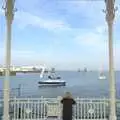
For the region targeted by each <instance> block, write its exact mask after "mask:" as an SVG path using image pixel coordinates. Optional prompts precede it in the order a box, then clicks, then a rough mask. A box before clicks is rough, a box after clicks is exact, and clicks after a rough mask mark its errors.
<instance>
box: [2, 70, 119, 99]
mask: <svg viewBox="0 0 120 120" xmlns="http://www.w3.org/2000/svg"><path fill="white" fill-rule="evenodd" d="M57 74H59V75H60V76H61V77H62V79H63V80H65V81H66V83H67V85H66V87H59V88H39V87H38V81H40V76H39V74H37V73H32V74H17V76H12V77H10V87H11V88H17V87H18V85H19V84H21V95H22V96H34V97H39V96H44V97H56V96H61V95H63V94H64V93H65V92H66V91H70V92H71V93H72V94H73V96H75V97H76V96H79V97H108V96H109V79H108V73H107V72H106V73H105V75H106V76H107V79H106V80H99V79H98V75H99V73H98V72H86V73H85V72H76V71H59V72H57ZM115 77H116V88H117V97H119V98H120V72H116V74H115ZM3 80H4V77H0V90H1V89H2V88H3Z"/></svg>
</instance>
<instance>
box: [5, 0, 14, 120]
mask: <svg viewBox="0 0 120 120" xmlns="http://www.w3.org/2000/svg"><path fill="white" fill-rule="evenodd" d="M4 2H5V4H4V6H3V8H4V10H5V17H6V24H7V27H6V40H5V79H4V95H3V98H4V111H3V120H9V92H10V91H9V80H10V78H9V76H10V64H11V27H12V21H13V18H14V12H15V9H14V3H15V0H5V1H4Z"/></svg>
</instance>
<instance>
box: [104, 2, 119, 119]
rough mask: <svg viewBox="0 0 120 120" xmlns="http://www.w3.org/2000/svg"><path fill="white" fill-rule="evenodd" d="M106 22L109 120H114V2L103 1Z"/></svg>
mask: <svg viewBox="0 0 120 120" xmlns="http://www.w3.org/2000/svg"><path fill="white" fill-rule="evenodd" d="M105 4H106V11H105V13H106V21H107V24H108V47H109V79H110V82H109V83H110V120H116V119H117V118H116V88H115V73H114V57H113V56H114V55H113V22H114V18H115V7H114V4H115V0H105Z"/></svg>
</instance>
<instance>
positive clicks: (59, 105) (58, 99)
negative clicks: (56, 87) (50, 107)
mask: <svg viewBox="0 0 120 120" xmlns="http://www.w3.org/2000/svg"><path fill="white" fill-rule="evenodd" d="M61 100H62V97H61V96H58V97H57V102H58V108H59V111H58V112H59V113H58V119H59V120H60V119H61V117H62V105H61Z"/></svg>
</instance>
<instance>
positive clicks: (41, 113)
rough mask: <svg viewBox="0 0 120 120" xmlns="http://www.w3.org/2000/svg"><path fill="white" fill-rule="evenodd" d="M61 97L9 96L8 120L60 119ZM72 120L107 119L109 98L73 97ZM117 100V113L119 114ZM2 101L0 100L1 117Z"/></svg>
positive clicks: (0, 114) (118, 102)
mask: <svg viewBox="0 0 120 120" xmlns="http://www.w3.org/2000/svg"><path fill="white" fill-rule="evenodd" d="M60 100H61V97H57V98H44V97H40V98H11V99H10V102H9V103H10V107H9V108H10V110H9V116H10V120H45V119H52V120H53V119H59V120H60V119H62V104H61V103H60ZM75 101H76V105H75V106H74V108H73V109H74V110H73V120H109V100H108V99H105V98H100V99H97V98H79V97H78V98H75ZM119 104H120V101H117V114H118V115H119V112H120V110H119ZM2 109H3V101H2V100H0V116H1V119H2V115H3V113H2Z"/></svg>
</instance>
